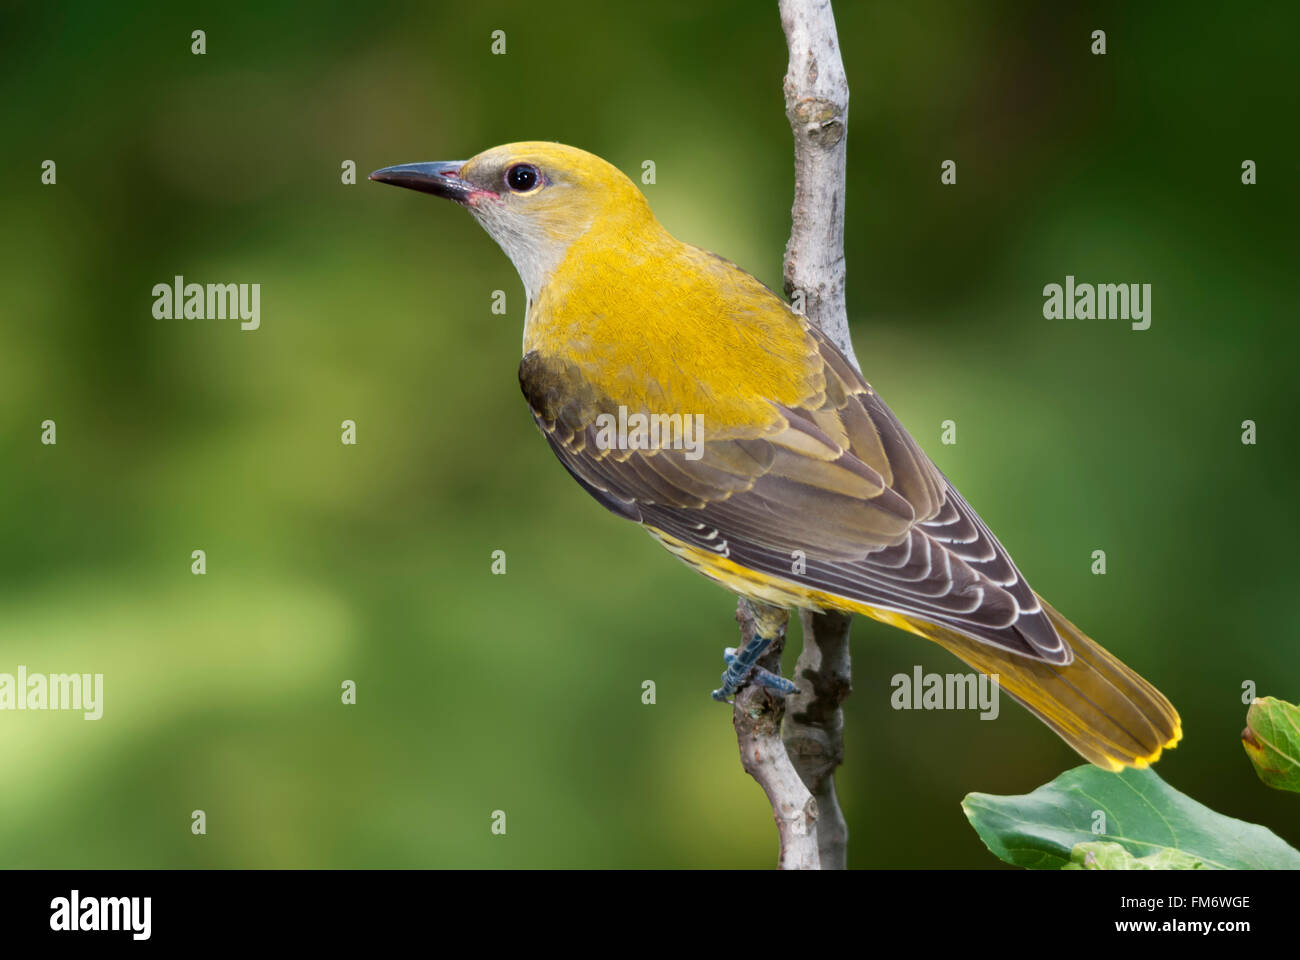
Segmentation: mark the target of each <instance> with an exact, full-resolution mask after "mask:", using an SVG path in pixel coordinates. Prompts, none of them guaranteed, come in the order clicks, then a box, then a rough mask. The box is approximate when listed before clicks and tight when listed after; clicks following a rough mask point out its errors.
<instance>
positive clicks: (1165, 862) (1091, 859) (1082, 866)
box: [1061, 840, 1210, 870]
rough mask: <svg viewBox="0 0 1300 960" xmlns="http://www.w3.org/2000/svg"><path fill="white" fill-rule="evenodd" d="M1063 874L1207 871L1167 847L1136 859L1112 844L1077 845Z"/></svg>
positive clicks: (1100, 842)
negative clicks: (1072, 872) (1129, 871)
mask: <svg viewBox="0 0 1300 960" xmlns="http://www.w3.org/2000/svg"><path fill="white" fill-rule="evenodd" d="M1061 869H1062V870H1209V869H1210V868H1209V867H1207V866H1206V865H1205V863H1204V861H1202V860H1198V859H1197V858H1196V857H1192V856H1189V855H1187V854H1185V853H1183V852H1182V851H1181V850H1174V849H1173V848H1172V847H1166V848H1165V849H1163V850H1161V851H1160V852H1159V853H1153V854H1150V855H1149V856H1145V857H1135V856H1133V854H1131V853H1129V852H1128V851H1127V850H1125V849H1124V845H1123V844H1119V843H1115V842H1114V841H1113V840H1097V841H1094V842H1093V843H1076V844H1075V845H1074V848H1073V849H1072V850H1071V851H1070V862H1069V863H1067V864H1066V865H1065V866H1063V867H1062V868H1061Z"/></svg>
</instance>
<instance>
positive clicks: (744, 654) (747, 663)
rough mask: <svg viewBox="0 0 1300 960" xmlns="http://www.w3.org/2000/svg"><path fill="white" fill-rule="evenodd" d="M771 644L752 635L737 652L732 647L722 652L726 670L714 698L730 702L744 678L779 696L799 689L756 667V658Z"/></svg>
mask: <svg viewBox="0 0 1300 960" xmlns="http://www.w3.org/2000/svg"><path fill="white" fill-rule="evenodd" d="M771 643H772V641H771V639H769V638H768V637H759V636H755V637H754V639H753V640H751V641H749V642H748V643H747V644H745V646H744V647H743V648H742V649H740V650H737V649H736V648H735V647H727V649H725V650H723V651H722V659H723V660H725V661H726V662H727V669H726V670H724V671H723V673H722V686H721V687H719V688H718V689H717V690H714V691H713V699H714V700H717V701H718V702H719V703H730V702H731V698H732V696H734V695H735V693H736V691H737V690H739V689H740V688H741V686H742V685H743V684H744V683H745V682H746V678H749V679H752V681H753V682H754V683H757V684H758V685H759V686H761V687H766V688H767V689H768V690H771V691H772V692H773V693H775V694H776V695H777V696H778V697H788V696H789V695H790V694H792V693H794V692H795V691H796V690H798V689H799V687H798V685H796V684H795V683H793V682H792V681H790V680H787V679H785V677H782V676H780V675H779V674H775V673H773V672H772V671H771V670H766V669H764V668H763V667H759V666H755V663H756V662H757V661H758V658H759V657H761V656H762V655H763V651H764V650H766V649H767V648H768V647H769V646H770V645H771ZM751 674H752V676H751Z"/></svg>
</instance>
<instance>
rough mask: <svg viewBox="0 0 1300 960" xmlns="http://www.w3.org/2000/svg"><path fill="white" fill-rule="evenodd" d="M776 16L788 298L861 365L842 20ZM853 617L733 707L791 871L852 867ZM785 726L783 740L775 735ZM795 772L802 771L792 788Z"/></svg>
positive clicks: (791, 11) (788, 11)
mask: <svg viewBox="0 0 1300 960" xmlns="http://www.w3.org/2000/svg"><path fill="white" fill-rule="evenodd" d="M780 11H781V27H782V29H783V30H784V31H785V37H786V46H787V48H788V49H789V54H790V60H789V67H788V69H787V72H786V76H785V83H784V89H785V110H786V117H787V119H789V121H790V129H791V132H792V133H793V134H794V157H795V188H794V204H793V207H792V210H791V221H792V227H791V231H790V242H789V243H788V244H787V245H786V250H785V291H786V294H787V296H789V297H790V298H791V300H792V302H793V303H795V305H796V306H800V305H801V306H802V310H803V313H804V315H805V316H806V317H807V318H808V319H809V321H810V322H812V323H814V324H816V325H817V326H819V327H820V328H821V329H822V330H823V331H825V333H826V334H827V336H829V337H830V339H831V340H832V341H833V342H834V343H835V344H836V345H837V346H838V347H839V348H840V350H841V351H842V352H843V353H844V355H845V356H846V357H847V358H848V359H849V361H850V362H851V363H852V364H853V365H854V366H855V367H856V366H857V365H858V362H857V357H856V356H855V355H854V353H853V343H852V341H851V340H850V339H849V320H848V312H847V310H846V308H845V300H844V288H845V265H844V189H845V173H846V162H847V161H846V154H845V136H846V134H847V131H848V115H849V86H848V80H847V78H846V77H845V74H844V63H843V60H842V59H841V57H840V48H839V38H838V35H837V33H836V30H835V17H834V14H833V12H832V11H831V5H830V0H780ZM747 604H748V602H747V601H741V604H740V607H739V608H738V610H737V619H739V620H740V621H741V629H742V638H744V637H745V630H747V629H748V630H749V631H750V633H749V636H752V631H753V625H754V620H753V608H751V607H748V606H747ZM850 619H851V618H850V617H849V616H847V615H844V614H837V613H830V614H813V613H810V612H808V611H803V612H802V616H801V620H802V626H803V650H802V652H801V653H800V655H799V660H798V662H797V664H796V665H795V672H794V677H795V680H796V682H797V683H798V684H799V692H798V693H796V694H793V695H792V696H791V697H790V698H789V701H788V703H785V704H782V703H781V702H780V701H779V700H775V699H774V698H772V697H771V696H770V695H769V694H768V693H767V691H765V690H763V689H761V688H759V687H757V686H755V685H748V686H746V687H744V688H743V689H742V690H741V691H740V693H739V694H738V695H737V697H736V705H735V709H734V711H733V722H734V723H735V726H736V735H737V738H738V740H739V742H740V750H741V761H742V763H743V764H744V767H745V770H746V771H747V772H748V773H749V774H750V775H751V776H753V777H754V779H755V780H757V781H758V782H759V784H760V785H761V786H762V787H763V790H764V792H765V793H766V794H767V797H768V800H769V801H770V803H771V804H772V813H773V816H774V817H775V819H776V822H777V828H778V831H779V833H780V840H781V857H780V861H779V866H780V867H782V868H784V869H816V868H821V869H843V868H844V866H845V861H846V855H847V849H848V826H847V824H846V822H845V820H844V814H843V813H842V812H841V811H840V808H839V801H838V799H837V797H836V795H835V768H836V767H837V766H839V764H840V762H841V761H842V760H843V758H844V737H843V731H844V714H843V711H842V710H841V704H842V703H843V701H844V699H845V697H847V696H848V695H849V691H850V689H851V684H852V675H851V672H850V660H849V623H850ZM747 620H748V625H747V623H746V621H747ZM764 635H766V634H764ZM783 645H784V633H783V632H782V639H781V641H780V642H777V643H773V645H772V648H770V649H769V650H768V652H767V654H766V655H765V656H764V657H763V659H762V660H760V665H762V666H764V667H766V668H767V669H769V670H773V671H779V670H780V662H781V659H780V650H781V647H782V646H783ZM783 719H784V740H782V738H781V736H780V735H779V732H780V731H781V730H782V720H783ZM790 771H795V772H797V776H796V777H795V778H794V780H791V778H790V776H789V772H790ZM810 846H811V847H813V848H814V849H812V850H811V851H810V850H809V849H808V848H809V847H810Z"/></svg>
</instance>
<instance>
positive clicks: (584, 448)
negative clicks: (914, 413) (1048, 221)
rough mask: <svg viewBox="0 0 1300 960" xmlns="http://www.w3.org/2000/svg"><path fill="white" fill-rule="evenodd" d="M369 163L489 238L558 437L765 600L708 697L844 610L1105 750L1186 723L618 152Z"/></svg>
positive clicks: (779, 686)
mask: <svg viewBox="0 0 1300 960" xmlns="http://www.w3.org/2000/svg"><path fill="white" fill-rule="evenodd" d="M370 180H373V181H376V182H379V183H386V184H391V185H395V186H400V187H405V188H408V189H412V190H416V191H420V192H424V193H428V194H432V195H434V196H437V197H441V198H444V199H446V200H450V201H453V202H454V203H457V204H459V205H460V206H463V207H464V208H465V209H466V210H468V211H469V213H470V214H471V215H472V216H473V217H474V218H475V220H477V221H478V223H479V224H480V225H481V226H482V227H483V228H484V229H485V230H486V231H487V233H488V234H489V235H490V236H491V237H492V238H493V239H494V240H495V241H496V242H497V244H498V245H499V246H500V247H501V249H502V250H503V251H504V252H505V254H506V256H507V257H509V259H510V260H511V262H512V263H513V264H514V267H515V269H516V270H517V272H518V274H519V277H520V280H521V281H522V282H523V286H524V290H525V293H526V295H527V309H526V312H525V321H524V331H523V359H522V361H521V363H520V366H519V384H520V387H521V389H522V392H523V395H524V398H525V400H526V401H527V404H528V406H529V408H530V410H531V412H532V416H533V419H534V421H535V422H536V424H537V427H538V428H539V429H540V431H541V433H542V435H543V436H544V437H545V438H546V440H547V442H548V443H549V445H550V447H551V450H552V451H553V452H554V454H555V456H556V457H557V458H558V459H559V461H560V463H561V464H562V465H563V466H564V468H565V469H566V470H567V471H568V472H569V473H570V474H571V475H572V477H573V479H574V480H576V481H577V483H578V484H579V485H580V486H581V487H582V488H583V489H584V490H586V491H587V493H588V494H590V495H591V496H592V497H593V498H595V499H596V500H597V501H598V502H599V503H600V504H601V505H603V506H604V507H605V508H606V509H608V510H609V511H611V512H613V513H614V514H616V515H617V516H619V517H623V518H625V519H627V520H629V521H632V522H634V523H637V524H640V525H641V526H642V527H643V528H644V529H645V530H647V531H648V532H649V533H650V534H651V535H652V536H653V537H654V538H655V539H657V540H658V541H659V542H660V543H661V544H662V545H663V546H664V547H666V548H667V550H668V551H669V552H670V553H672V554H674V555H676V556H677V557H678V558H680V559H681V560H682V561H684V562H685V563H686V564H687V565H689V566H690V567H692V568H694V569H695V570H697V571H698V572H699V573H701V574H703V575H704V576H706V577H708V578H710V579H712V580H714V581H716V582H717V583H719V584H721V585H722V586H723V587H725V588H727V589H729V590H730V591H732V592H733V593H735V594H738V595H739V596H740V597H741V598H742V601H748V602H750V603H751V604H752V605H753V609H754V610H756V611H758V612H759V613H760V614H761V616H759V617H756V620H755V622H756V624H757V625H759V629H758V630H756V631H755V634H756V635H755V638H754V640H753V641H751V642H749V643H747V644H746V645H745V646H744V647H743V648H742V649H740V650H738V651H737V650H733V649H730V648H729V649H728V650H726V651H725V652H724V658H725V659H726V661H727V669H726V671H725V672H724V673H723V675H722V681H723V683H722V686H721V687H720V688H718V689H716V690H714V691H713V696H714V698H715V699H719V700H728V699H729V698H730V697H731V695H732V694H734V693H735V691H736V690H737V689H738V688H739V687H740V686H741V685H743V684H744V683H746V682H758V683H761V684H763V685H764V686H766V687H768V688H769V689H770V690H771V691H772V694H773V695H774V696H783V695H786V694H788V693H790V692H792V691H793V690H795V689H797V688H796V686H795V684H793V683H792V682H791V681H789V680H786V679H784V678H782V677H780V676H777V675H775V674H772V673H768V672H767V671H765V670H763V669H762V668H760V667H757V666H755V661H756V660H757V659H758V658H759V656H760V655H761V654H762V652H763V650H764V649H766V647H767V645H768V644H769V643H770V642H771V640H772V639H773V638H774V634H775V633H776V628H775V626H774V625H776V624H778V623H780V624H783V620H782V619H781V618H782V617H785V616H787V615H788V611H790V610H794V609H806V610H812V611H819V612H825V611H840V612H845V613H856V614H861V615H865V616H867V617H871V618H873V619H875V620H878V621H882V622H884V623H887V624H890V625H892V626H895V627H898V628H900V629H902V630H905V631H908V632H910V633H913V634H915V635H918V636H920V637H923V638H925V639H927V640H930V641H933V642H934V643H937V644H939V645H940V646H941V647H944V648H945V649H947V650H948V651H949V652H951V653H953V654H955V655H956V656H957V657H958V658H960V659H961V660H963V661H964V662H965V663H967V664H968V665H970V666H971V667H973V668H974V669H976V670H978V671H981V672H982V673H985V674H989V675H991V676H996V677H997V679H998V682H999V685H1000V689H1001V690H1004V691H1005V692H1007V693H1009V694H1010V695H1011V696H1012V697H1014V698H1015V699H1016V700H1017V701H1019V702H1020V703H1021V704H1022V705H1024V706H1025V707H1026V708H1028V709H1029V711H1030V712H1031V713H1033V714H1034V715H1035V716H1037V717H1038V718H1039V719H1040V720H1042V721H1043V722H1044V723H1045V724H1046V725H1047V726H1048V727H1049V728H1051V729H1052V730H1053V731H1055V732H1056V733H1057V734H1058V735H1059V736H1060V737H1061V738H1062V739H1063V740H1064V741H1065V742H1066V743H1067V744H1069V745H1070V746H1071V747H1073V748H1074V750H1075V751H1077V752H1078V753H1079V754H1080V755H1081V756H1082V757H1083V758H1084V759H1086V760H1088V761H1089V762H1091V763H1093V764H1095V765H1097V766H1099V767H1102V768H1104V769H1107V770H1111V771H1120V770H1122V769H1124V768H1126V767H1134V768H1144V767H1146V766H1148V765H1149V764H1151V763H1153V762H1155V761H1156V760H1158V759H1159V758H1160V755H1161V753H1162V751H1163V750H1164V749H1166V748H1170V747H1173V746H1175V745H1177V743H1178V741H1179V740H1180V739H1181V738H1182V723H1181V720H1180V719H1179V715H1178V712H1177V711H1176V710H1175V709H1174V707H1173V706H1172V705H1171V704H1170V702H1169V700H1168V699H1166V698H1165V696H1164V695H1163V694H1161V693H1160V692H1159V691H1158V690H1157V689H1156V688H1155V687H1154V686H1152V685H1151V684H1150V683H1149V682H1148V681H1147V680H1145V679H1144V678H1143V677H1141V676H1140V675H1139V674H1138V673H1137V672H1136V671H1134V670H1132V669H1131V668H1129V667H1128V666H1126V665H1125V664H1124V663H1123V662H1121V661H1120V660H1119V659H1118V658H1116V657H1115V656H1113V655H1111V654H1110V653H1108V652H1107V651H1106V650H1105V649H1103V648H1102V647H1101V646H1100V645H1099V644H1097V643H1096V642H1095V641H1093V640H1092V639H1090V638H1089V637H1088V636H1087V635H1086V634H1084V633H1083V631H1082V630H1080V629H1079V628H1078V627H1076V626H1075V625H1074V624H1073V623H1071V622H1070V621H1069V620H1067V619H1066V618H1065V617H1064V616H1063V615H1061V614H1060V613H1058V612H1057V611H1056V609H1055V608H1054V607H1052V606H1051V605H1050V604H1049V603H1048V602H1047V601H1046V600H1044V599H1043V598H1042V597H1040V596H1039V595H1038V594H1037V593H1036V592H1035V591H1034V590H1033V589H1032V588H1031V587H1030V585H1029V584H1028V582H1027V581H1026V580H1025V578H1024V577H1023V576H1022V575H1021V573H1020V571H1019V569H1018V568H1017V567H1016V565H1015V563H1014V562H1013V561H1012V559H1011V557H1010V555H1009V554H1008V553H1007V551H1006V550H1005V549H1004V548H1003V546H1002V544H1001V543H999V541H998V540H997V538H996V537H995V536H994V535H993V533H992V532H991V531H990V530H989V528H988V526H987V525H986V524H985V523H984V521H983V520H981V519H980V517H979V515H978V514H976V512H975V511H974V510H973V509H972V508H971V506H970V505H969V504H968V503H967V502H966V501H965V500H964V499H963V498H962V496H961V494H960V493H958V491H957V489H956V487H955V486H954V485H953V484H952V483H951V482H950V481H949V480H948V478H947V477H946V476H945V475H944V474H943V473H942V472H941V471H940V470H939V468H938V467H937V466H936V465H935V464H934V462H933V461H932V460H931V459H930V458H929V456H927V455H926V453H925V452H924V451H923V450H922V449H921V446H920V444H918V443H917V441H916V440H915V439H914V438H913V437H912V435H911V434H910V433H909V432H908V431H907V430H906V429H905V428H904V427H903V425H902V424H901V423H900V422H899V420H898V418H897V417H895V416H894V414H893V413H892V412H891V411H890V409H889V408H888V407H887V406H886V405H885V403H884V401H883V400H882V399H881V398H880V396H879V395H878V394H877V393H876V391H875V390H874V389H873V388H872V387H871V385H870V384H869V383H868V382H867V381H866V380H865V379H864V377H863V375H862V374H861V373H860V372H859V371H858V369H857V367H856V365H855V364H854V363H852V362H850V361H849V360H848V359H846V357H845V355H844V353H842V352H841V351H840V350H839V349H838V348H837V347H836V346H835V344H834V343H832V342H831V341H830V339H828V337H827V336H826V335H825V334H824V333H823V332H822V331H821V330H820V329H818V327H816V326H815V325H814V324H812V323H810V322H809V321H808V320H807V319H806V318H805V317H803V316H802V315H801V314H800V313H799V312H797V311H796V310H794V309H793V308H792V307H791V306H790V305H789V304H788V303H786V301H785V300H784V299H783V298H781V297H780V296H778V295H777V294H776V293H775V292H774V291H772V290H771V289H769V288H768V287H767V286H765V285H764V284H763V283H761V282H760V281H759V280H757V279H756V278H755V277H753V276H751V275H750V274H749V273H747V272H745V271H744V270H742V269H741V268H740V267H738V266H737V265H735V264H734V263H732V262H731V261H729V260H727V259H725V258H723V257H721V256H719V255H717V254H715V253H711V252H709V251H707V250H704V249H701V248H700V247H697V246H693V245H691V244H689V243H685V242H683V241H680V240H678V239H676V238H675V237H673V236H672V235H671V234H670V233H669V232H668V231H667V230H666V229H665V228H664V227H663V226H662V225H661V224H660V223H659V221H658V220H657V219H656V218H655V216H654V214H653V213H652V211H651V209H650V206H649V203H648V201H647V200H646V198H645V196H644V195H643V194H642V192H641V190H640V189H639V188H638V187H637V186H636V184H635V183H633V182H632V180H631V179H630V178H628V177H627V176H626V175H625V174H624V173H623V172H622V171H620V170H619V169H618V168H617V167H615V166H614V165H612V164H610V163H608V162H606V161H605V160H603V159H601V158H600V157H598V156H596V155H595V154H592V153H588V152H586V151H584V150H581V149H578V148H576V147H571V146H566V145H564V144H559V143H551V142H546V141H529V142H520V143H510V144H505V145H502V146H497V147H493V148H491V149H488V150H485V151H483V152H481V153H479V154H477V155H476V156H474V157H472V158H471V159H469V160H464V161H451V162H431V163H406V164H398V165H396V166H390V167H385V168H383V169H379V170H376V171H374V172H373V173H371V174H370ZM647 425H651V426H654V427H658V428H662V429H648V428H647Z"/></svg>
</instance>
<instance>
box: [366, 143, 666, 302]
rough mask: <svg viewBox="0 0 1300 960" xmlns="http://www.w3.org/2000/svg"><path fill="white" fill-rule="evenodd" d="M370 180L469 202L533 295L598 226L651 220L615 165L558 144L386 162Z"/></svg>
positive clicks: (617, 227)
mask: <svg viewBox="0 0 1300 960" xmlns="http://www.w3.org/2000/svg"><path fill="white" fill-rule="evenodd" d="M370 179H371V180H376V181H379V182H380V183H391V184H394V185H396V186H399V187H408V188H410V189H412V190H420V191H422V192H424V193H432V194H434V195H436V196H439V197H445V198H446V199H448V200H454V201H455V202H457V203H459V204H461V205H462V206H464V207H465V208H466V209H468V210H469V212H470V213H471V214H473V215H474V218H475V219H476V220H478V222H479V223H480V224H482V225H483V228H484V229H485V230H487V232H488V233H489V234H491V235H492V238H493V239H494V240H496V242H497V243H499V244H500V245H501V249H502V250H504V251H505V252H506V256H508V257H509V258H510V260H511V262H513V263H514V265H515V269H516V270H518V271H519V276H520V279H522V280H523V282H524V288H525V289H526V290H527V291H528V299H529V301H530V302H531V301H535V300H536V298H537V293H538V291H540V290H541V288H542V287H543V286H545V284H546V282H547V280H548V279H549V278H550V277H551V275H552V274H553V273H554V272H555V270H556V268H557V267H559V265H560V264H561V263H562V262H563V261H564V258H565V256H566V255H567V254H568V252H569V248H570V247H572V246H573V244H574V243H575V242H576V241H577V240H579V239H580V238H582V237H583V236H585V235H586V234H587V233H588V232H589V231H591V230H592V229H593V228H596V229H599V230H610V231H615V232H623V231H635V230H637V229H638V228H641V227H644V226H645V225H646V224H649V223H653V222H654V218H653V216H652V215H651V213H650V208H649V206H648V205H647V204H646V201H645V197H643V196H642V195H641V191H640V190H638V189H637V188H636V185H635V184H633V183H632V181H631V180H629V179H628V178H627V177H626V176H625V175H624V174H623V173H622V172H621V171H620V170H619V169H618V168H617V167H614V166H613V165H611V164H609V163H606V162H605V161H604V160H602V159H600V157H597V156H595V155H594V154H590V153H587V152H586V151H585V150H579V149H577V148H576V147H566V146H565V145H564V144H560V143H547V142H542V141H534V142H527V143H508V144H505V145H504V146H500V147H493V148H492V149H490V150H484V151H483V152H482V153H480V154H478V155H477V156H475V157H472V158H471V159H469V160H463V161H450V162H442V163H436V162H435V163H405V164H401V165H400V166H396V167H385V168H384V169H382V170H376V171H375V172H374V173H372V174H371V175H370ZM611 235H614V234H611Z"/></svg>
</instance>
